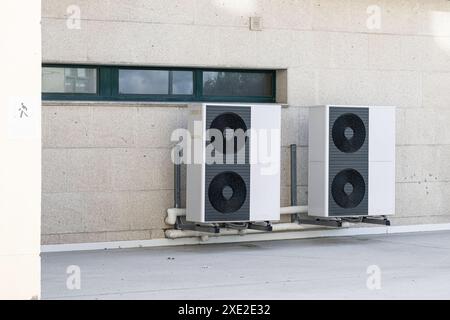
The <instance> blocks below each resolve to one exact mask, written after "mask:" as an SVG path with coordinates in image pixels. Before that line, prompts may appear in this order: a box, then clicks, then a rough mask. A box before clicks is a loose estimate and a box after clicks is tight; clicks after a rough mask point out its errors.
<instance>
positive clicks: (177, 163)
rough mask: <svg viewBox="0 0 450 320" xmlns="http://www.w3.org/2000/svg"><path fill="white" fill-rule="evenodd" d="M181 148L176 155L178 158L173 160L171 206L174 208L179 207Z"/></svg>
mask: <svg viewBox="0 0 450 320" xmlns="http://www.w3.org/2000/svg"><path fill="white" fill-rule="evenodd" d="M182 152H183V151H182V150H179V151H178V156H179V159H177V160H178V161H175V164H174V172H173V177H174V182H173V184H174V189H175V190H174V192H173V197H174V199H173V206H174V207H175V208H180V207H181V164H180V161H179V160H180V159H181V156H182Z"/></svg>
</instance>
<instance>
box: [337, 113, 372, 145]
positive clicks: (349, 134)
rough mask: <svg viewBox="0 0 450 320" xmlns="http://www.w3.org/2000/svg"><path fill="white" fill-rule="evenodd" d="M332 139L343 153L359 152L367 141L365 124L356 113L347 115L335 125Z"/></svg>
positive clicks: (340, 118)
mask: <svg viewBox="0 0 450 320" xmlns="http://www.w3.org/2000/svg"><path fill="white" fill-rule="evenodd" d="M332 137H333V142H334V145H335V146H336V147H337V148H338V149H339V150H340V151H342V152H345V153H352V152H356V151H358V150H359V149H360V148H361V147H362V146H363V144H364V141H365V140H366V127H365V125H364V122H363V121H362V120H361V118H360V117H358V116H357V115H356V114H354V113H345V114H343V115H341V116H339V118H337V119H336V121H335V122H334V124H333V129H332Z"/></svg>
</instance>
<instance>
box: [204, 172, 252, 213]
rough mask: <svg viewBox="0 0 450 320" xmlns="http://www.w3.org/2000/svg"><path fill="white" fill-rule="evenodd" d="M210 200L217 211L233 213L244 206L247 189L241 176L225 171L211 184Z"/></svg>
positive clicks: (209, 189) (209, 190)
mask: <svg viewBox="0 0 450 320" xmlns="http://www.w3.org/2000/svg"><path fill="white" fill-rule="evenodd" d="M208 198H209V202H210V203H211V205H212V206H213V207H214V209H216V210H217V211H219V212H221V213H233V212H236V211H238V210H239V209H240V208H241V207H242V205H243V204H244V202H245V199H246V198H247V187H246V186H245V182H244V180H243V179H242V177H241V176H240V175H238V174H237V173H235V172H231V171H225V172H222V173H219V174H218V175H216V176H215V177H214V179H213V180H212V181H211V183H210V184H209V188H208Z"/></svg>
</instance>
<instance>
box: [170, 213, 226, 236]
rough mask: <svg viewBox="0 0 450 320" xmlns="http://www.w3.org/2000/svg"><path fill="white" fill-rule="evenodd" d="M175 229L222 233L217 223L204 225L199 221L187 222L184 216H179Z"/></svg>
mask: <svg viewBox="0 0 450 320" xmlns="http://www.w3.org/2000/svg"><path fill="white" fill-rule="evenodd" d="M174 227H175V229H177V230H192V231H198V232H206V233H216V234H217V233H220V227H219V226H217V225H202V224H198V223H187V222H186V220H184V219H183V218H182V217H180V216H179V217H177V220H176V222H175V226H174Z"/></svg>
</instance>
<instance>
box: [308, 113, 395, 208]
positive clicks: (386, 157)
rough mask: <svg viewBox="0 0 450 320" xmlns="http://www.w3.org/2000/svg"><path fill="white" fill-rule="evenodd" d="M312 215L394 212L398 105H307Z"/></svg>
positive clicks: (309, 183) (309, 205) (309, 196)
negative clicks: (396, 114) (396, 116)
mask: <svg viewBox="0 0 450 320" xmlns="http://www.w3.org/2000/svg"><path fill="white" fill-rule="evenodd" d="M308 185H309V187H308V214H309V215H310V216H316V217H351V216H377V215H390V214H394V212H395V107H378V106H342V105H326V106H316V107H310V109H309V174H308Z"/></svg>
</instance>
